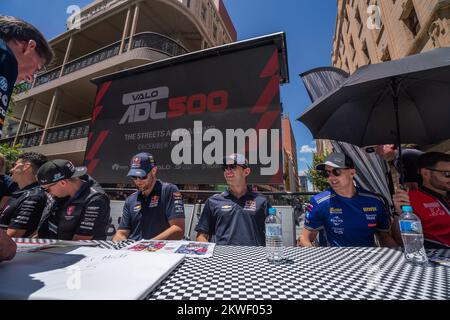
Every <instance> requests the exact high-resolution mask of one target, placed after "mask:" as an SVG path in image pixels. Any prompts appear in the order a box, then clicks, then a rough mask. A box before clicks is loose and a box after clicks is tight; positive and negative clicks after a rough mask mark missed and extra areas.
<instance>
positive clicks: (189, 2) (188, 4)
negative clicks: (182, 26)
mask: <svg viewBox="0 0 450 320" xmlns="http://www.w3.org/2000/svg"><path fill="white" fill-rule="evenodd" d="M186 6H187V7H188V8H190V7H191V0H187V2H186Z"/></svg>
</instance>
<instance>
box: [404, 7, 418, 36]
mask: <svg viewBox="0 0 450 320" xmlns="http://www.w3.org/2000/svg"><path fill="white" fill-rule="evenodd" d="M402 8H403V11H402V14H401V16H400V19H401V20H402V21H403V22H404V23H405V25H406V27H407V28H408V29H409V31H411V33H412V34H413V35H414V37H415V36H416V35H417V34H418V33H419V31H420V22H419V18H418V17H417V13H416V10H415V9H414V3H413V2H412V0H407V1H406V2H405V3H404V4H403V5H402Z"/></svg>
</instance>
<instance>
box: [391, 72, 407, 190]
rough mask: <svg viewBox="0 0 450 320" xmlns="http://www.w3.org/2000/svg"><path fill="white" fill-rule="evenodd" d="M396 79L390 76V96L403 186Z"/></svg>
mask: <svg viewBox="0 0 450 320" xmlns="http://www.w3.org/2000/svg"><path fill="white" fill-rule="evenodd" d="M398 92H399V86H398V80H397V78H392V98H393V101H394V112H395V122H396V126H397V148H398V158H399V159H398V160H399V162H398V163H399V165H398V166H399V170H400V186H401V187H402V188H403V185H404V182H405V177H404V172H403V159H402V143H401V138H400V137H401V135H400V117H399V112H398Z"/></svg>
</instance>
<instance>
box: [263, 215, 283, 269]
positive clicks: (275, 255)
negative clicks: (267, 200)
mask: <svg viewBox="0 0 450 320" xmlns="http://www.w3.org/2000/svg"><path fill="white" fill-rule="evenodd" d="M266 251H267V260H269V261H270V262H280V261H282V260H283V237H282V233H281V220H280V218H278V217H277V210H276V209H275V208H269V215H268V216H267V218H266Z"/></svg>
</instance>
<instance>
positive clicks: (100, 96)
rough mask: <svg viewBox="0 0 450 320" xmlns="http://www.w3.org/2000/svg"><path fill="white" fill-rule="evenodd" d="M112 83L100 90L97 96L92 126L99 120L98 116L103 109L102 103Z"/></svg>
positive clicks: (105, 84) (104, 85)
mask: <svg viewBox="0 0 450 320" xmlns="http://www.w3.org/2000/svg"><path fill="white" fill-rule="evenodd" d="M111 83H112V81H108V82H105V83H104V84H103V86H102V87H101V88H100V90H99V91H98V93H97V96H96V97H95V107H94V111H93V112H92V121H91V125H93V124H94V122H95V121H96V120H97V117H98V115H99V114H100V112H101V111H102V109H103V105H100V102H101V101H102V99H103V97H104V96H105V94H106V92H108V89H109V87H110V86H111Z"/></svg>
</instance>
